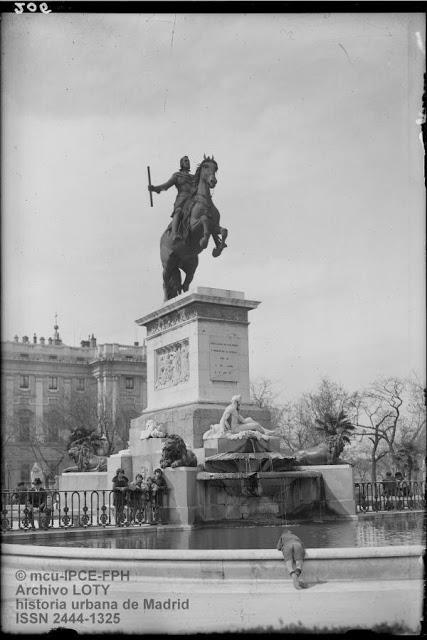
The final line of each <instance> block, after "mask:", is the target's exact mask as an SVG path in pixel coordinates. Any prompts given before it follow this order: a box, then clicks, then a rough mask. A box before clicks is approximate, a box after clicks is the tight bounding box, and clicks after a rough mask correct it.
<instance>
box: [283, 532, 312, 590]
mask: <svg viewBox="0 0 427 640" xmlns="http://www.w3.org/2000/svg"><path fill="white" fill-rule="evenodd" d="M277 549H279V551H281V552H282V554H283V559H284V560H285V562H286V568H287V570H288V571H289V575H290V576H292V582H293V583H294V587H295V589H305V587H306V585H305V584H304V582H302V580H300V575H301V572H302V565H303V563H304V556H305V549H304V545H303V543H302V541H301V540H300V539H299V538H298V536H296V535H295V534H293V533H291V532H290V531H284V532H283V533H282V535H281V536H280V538H279V540H278V542H277Z"/></svg>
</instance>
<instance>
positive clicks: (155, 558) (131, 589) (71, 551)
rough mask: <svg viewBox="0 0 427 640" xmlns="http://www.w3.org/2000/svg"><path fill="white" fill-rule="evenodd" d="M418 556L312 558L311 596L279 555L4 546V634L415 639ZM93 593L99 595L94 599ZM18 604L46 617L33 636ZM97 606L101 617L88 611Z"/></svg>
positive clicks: (363, 553)
mask: <svg viewBox="0 0 427 640" xmlns="http://www.w3.org/2000/svg"><path fill="white" fill-rule="evenodd" d="M422 554H423V548H422V547H421V546H395V547H380V548H378V547H377V548H361V549H354V548H345V549H308V550H307V559H306V562H305V567H304V579H305V581H306V583H307V584H308V586H309V588H308V589H305V590H304V591H296V590H294V589H293V587H292V585H291V581H290V579H289V577H288V576H287V573H286V571H285V565H284V562H283V560H282V559H281V554H280V552H279V551H276V550H253V549H246V550H206V549H204V550H180V551H179V552H178V553H177V551H176V550H135V549H130V550H127V549H81V548H70V547H44V546H37V547H35V546H33V545H15V544H4V545H3V629H4V630H5V631H8V632H11V631H13V632H14V633H16V632H18V633H19V632H28V630H29V629H31V632H32V633H45V632H46V631H47V630H49V629H51V628H52V627H55V626H65V627H68V628H74V629H77V630H78V631H79V632H84V633H101V632H105V631H108V632H110V633H111V632H113V631H115V632H122V633H126V632H134V633H135V632H136V631H138V632H139V633H141V632H143V633H167V632H169V633H171V632H174V633H197V632H214V631H217V632H221V631H243V630H244V631H246V632H248V631H261V630H265V631H268V630H270V631H273V630H274V631H282V632H284V631H288V632H292V631H296V630H299V631H301V630H304V629H306V630H310V631H311V632H316V631H317V632H325V631H337V630H340V631H345V630H348V629H355V628H362V629H375V627H376V626H380V625H382V626H383V628H384V625H385V626H386V628H388V629H391V630H392V631H393V630H394V631H397V632H410V633H418V632H419V630H420V620H421V617H422V596H423V586H422V585H423V582H422ZM71 572H74V573H71ZM90 572H92V573H90ZM55 578H57V579H55ZM49 586H53V587H54V588H55V589H58V588H59V589H61V590H62V591H61V592H60V595H48V594H46V592H43V591H41V588H42V587H44V588H45V589H48V588H49ZM27 587H29V588H30V589H33V591H32V592H31V595H30V596H23V595H22V593H17V591H18V589H20V588H21V589H22V588H23V589H24V590H25V588H27ZM95 588H99V589H101V588H102V589H103V591H102V593H97V594H95V592H94V590H95ZM34 589H35V591H34ZM104 589H106V591H104ZM57 593H58V591H57V592H56V594H57ZM18 600H19V601H20V602H21V603H22V607H25V606H27V605H26V604H25V603H26V602H29V601H30V600H32V601H33V602H36V601H44V602H47V603H48V605H47V606H48V607H52V608H48V609H44V608H42V609H41V610H40V611H39V610H37V611H36V612H33V613H34V615H35V616H38V617H37V620H36V619H34V620H33V622H34V623H35V624H33V625H32V626H31V627H30V626H29V625H28V624H25V623H24V622H23V620H25V618H23V617H22V616H23V615H24V614H27V613H28V611H27V610H26V609H25V608H23V609H21V608H20V607H21V604H19V605H18V603H17V602H18ZM95 600H96V602H97V606H98V607H99V608H102V617H100V613H101V612H98V611H95V610H94V604H93V603H94V601H95ZM61 602H63V603H64V605H63V608H60V609H59V608H58V607H62V605H61V604H60V603H61ZM73 613H74V617H70V616H71V615H72V614H73ZM114 613H115V614H116V617H113V616H114ZM79 614H80V616H81V617H80V618H77V617H76V616H78V615H79ZM107 614H110V615H111V614H112V615H111V618H108V617H107ZM63 616H66V617H65V618H64V617H63ZM113 621H115V622H113Z"/></svg>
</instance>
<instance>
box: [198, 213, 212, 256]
mask: <svg viewBox="0 0 427 640" xmlns="http://www.w3.org/2000/svg"><path fill="white" fill-rule="evenodd" d="M199 223H200V224H201V225H202V227H203V235H202V237H201V239H200V242H199V246H200V248H201V249H206V247H207V246H208V242H209V236H210V235H211V230H210V227H209V220H208V219H207V217H206V216H202V217H201V218H200V219H199Z"/></svg>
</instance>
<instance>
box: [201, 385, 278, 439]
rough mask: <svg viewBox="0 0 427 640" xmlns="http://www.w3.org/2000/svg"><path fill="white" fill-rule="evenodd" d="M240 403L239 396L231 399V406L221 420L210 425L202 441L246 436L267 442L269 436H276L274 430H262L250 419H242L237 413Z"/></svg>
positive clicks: (262, 428) (240, 397)
mask: <svg viewBox="0 0 427 640" xmlns="http://www.w3.org/2000/svg"><path fill="white" fill-rule="evenodd" d="M241 401H242V396H240V395H238V396H233V397H232V398H231V404H229V405H228V407H227V408H226V409H225V411H224V413H223V414H222V418H221V420H220V421H219V423H218V424H214V425H212V426H211V428H210V429H209V431H206V432H205V433H204V434H203V440H208V439H209V438H229V439H230V440H236V439H237V438H243V437H248V436H251V437H253V436H255V437H257V438H258V439H260V438H262V439H264V440H268V439H269V438H270V436H273V435H275V434H276V431H275V430H274V429H273V430H270V429H264V427H262V426H261V425H260V424H259V423H258V422H255V420H253V419H252V418H244V417H243V416H241V415H240V413H239V410H240V405H241Z"/></svg>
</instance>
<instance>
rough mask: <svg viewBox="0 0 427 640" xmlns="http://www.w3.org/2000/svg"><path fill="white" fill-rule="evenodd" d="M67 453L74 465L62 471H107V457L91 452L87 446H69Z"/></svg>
mask: <svg viewBox="0 0 427 640" xmlns="http://www.w3.org/2000/svg"><path fill="white" fill-rule="evenodd" d="M68 455H69V456H70V458H71V459H72V460H73V461H74V462H75V463H76V465H75V466H73V467H68V468H67V469H64V471H63V473H71V472H72V471H107V457H106V456H99V455H97V454H95V453H93V452H92V451H90V449H89V447H85V446H74V447H73V446H71V447H70V448H69V449H68Z"/></svg>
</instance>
